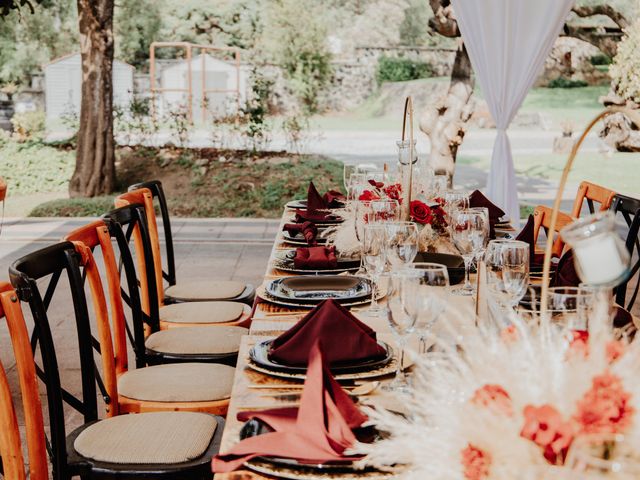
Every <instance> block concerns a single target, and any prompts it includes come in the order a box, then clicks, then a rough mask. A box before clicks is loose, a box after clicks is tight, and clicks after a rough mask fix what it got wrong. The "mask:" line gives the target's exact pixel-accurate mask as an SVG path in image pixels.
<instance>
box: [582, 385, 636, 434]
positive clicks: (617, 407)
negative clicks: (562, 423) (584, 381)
mask: <svg viewBox="0 0 640 480" xmlns="http://www.w3.org/2000/svg"><path fill="white" fill-rule="evenodd" d="M633 414H634V408H633V407H632V406H631V394H630V393H629V392H627V391H625V390H624V388H623V385H622V381H621V380H620V377H618V376H616V375H613V374H611V373H609V372H606V373H604V374H602V375H599V376H597V377H594V379H593V381H592V385H591V388H590V389H589V391H588V392H587V393H585V395H584V397H582V400H580V401H579V402H578V412H577V414H576V415H575V417H574V419H575V420H576V421H577V422H578V423H579V424H580V430H581V432H582V433H586V434H611V433H621V432H623V431H624V430H626V429H627V428H628V427H629V426H630V425H631V421H632V417H633Z"/></svg>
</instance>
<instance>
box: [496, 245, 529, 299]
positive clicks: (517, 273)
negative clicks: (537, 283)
mask: <svg viewBox="0 0 640 480" xmlns="http://www.w3.org/2000/svg"><path fill="white" fill-rule="evenodd" d="M485 260H486V263H487V272H488V286H489V289H490V290H491V291H492V292H493V293H494V294H496V295H497V296H498V297H499V298H502V299H503V300H504V302H505V303H507V304H508V305H510V306H511V307H512V308H515V307H516V306H517V305H518V303H520V300H522V297H524V295H525V293H526V292H527V288H528V286H529V244H528V243H526V242H521V241H519V240H492V241H491V242H490V243H489V248H488V249H487V254H486V256H485Z"/></svg>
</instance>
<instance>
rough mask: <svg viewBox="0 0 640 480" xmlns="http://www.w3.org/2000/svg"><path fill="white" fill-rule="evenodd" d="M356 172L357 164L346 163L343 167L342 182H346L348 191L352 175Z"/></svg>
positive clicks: (345, 186) (345, 185) (345, 187)
mask: <svg viewBox="0 0 640 480" xmlns="http://www.w3.org/2000/svg"><path fill="white" fill-rule="evenodd" d="M354 173H356V166H355V165H349V164H347V163H345V164H344V166H343V168H342V183H344V189H345V191H347V192H348V191H349V186H350V185H351V175H352V174H354Z"/></svg>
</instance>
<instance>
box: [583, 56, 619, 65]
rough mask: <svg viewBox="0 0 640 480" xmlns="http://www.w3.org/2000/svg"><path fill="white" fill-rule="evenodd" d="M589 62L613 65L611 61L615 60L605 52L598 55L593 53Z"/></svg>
mask: <svg viewBox="0 0 640 480" xmlns="http://www.w3.org/2000/svg"><path fill="white" fill-rule="evenodd" d="M589 62H591V65H594V66H601V65H611V62H613V60H612V58H611V57H610V56H609V55H605V54H604V53H600V54H598V55H593V56H592V57H591V58H590V59H589Z"/></svg>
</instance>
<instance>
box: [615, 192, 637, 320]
mask: <svg viewBox="0 0 640 480" xmlns="http://www.w3.org/2000/svg"><path fill="white" fill-rule="evenodd" d="M611 210H612V211H613V212H614V213H615V214H616V216H617V217H618V218H622V219H623V220H624V223H625V224H626V226H627V228H628V230H627V236H626V240H625V246H626V247H627V250H628V251H629V253H630V254H631V271H630V273H629V277H628V278H627V280H626V281H625V282H624V283H623V284H621V285H618V287H616V290H615V297H616V303H617V304H618V305H620V306H621V307H624V308H625V309H626V310H628V311H630V312H632V313H633V311H632V309H633V307H634V305H635V303H636V300H637V298H638V291H639V290H640V236H639V234H640V200H639V199H637V198H633V197H627V196H625V195H620V194H616V195H615V196H614V197H613V202H612V204H611Z"/></svg>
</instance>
